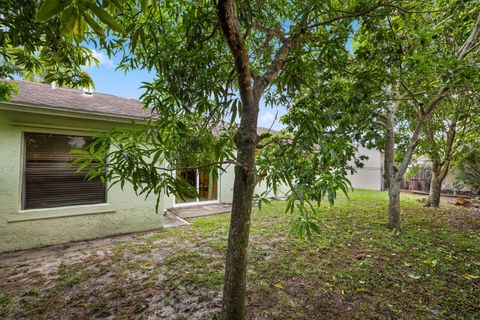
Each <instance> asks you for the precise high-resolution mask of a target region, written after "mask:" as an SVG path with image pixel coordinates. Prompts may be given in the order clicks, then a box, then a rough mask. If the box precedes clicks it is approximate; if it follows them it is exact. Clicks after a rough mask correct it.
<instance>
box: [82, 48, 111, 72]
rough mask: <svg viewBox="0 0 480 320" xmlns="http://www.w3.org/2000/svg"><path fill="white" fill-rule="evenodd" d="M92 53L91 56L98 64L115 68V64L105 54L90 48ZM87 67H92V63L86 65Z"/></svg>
mask: <svg viewBox="0 0 480 320" xmlns="http://www.w3.org/2000/svg"><path fill="white" fill-rule="evenodd" d="M92 54H93V56H94V57H95V58H96V59H97V60H98V66H99V67H101V66H106V67H108V68H115V67H116V64H115V62H113V61H112V60H111V59H110V58H109V57H108V56H107V55H106V54H104V53H102V52H100V51H97V50H95V49H92ZM88 67H93V65H91V66H88Z"/></svg>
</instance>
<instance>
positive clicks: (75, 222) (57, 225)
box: [0, 104, 164, 252]
mask: <svg viewBox="0 0 480 320" xmlns="http://www.w3.org/2000/svg"><path fill="white" fill-rule="evenodd" d="M5 109H12V106H6V105H4V104H0V252H6V251H13V250H19V249H27V248H33V247H41V246H46V245H53V244H60V243H66V242H70V241H77V240H85V239H94V238H100V237H105V236H109V235H114V234H121V233H129V232H135V231H143V230H151V229H156V228H161V227H162V226H163V210H161V211H160V212H159V213H158V214H157V213H156V212H155V199H154V198H153V197H152V198H149V199H147V200H145V199H144V198H143V197H137V196H136V195H135V193H134V192H133V190H132V189H131V188H130V187H129V186H125V190H123V191H122V190H121V189H120V187H119V186H117V185H116V186H114V187H113V188H112V189H110V190H109V191H108V193H107V199H108V200H107V202H108V203H107V204H99V205H84V206H72V207H63V208H52V209H41V210H25V211H22V210H21V190H22V170H23V169H22V168H23V150H22V149H23V133H24V132H41V133H56V134H74V135H94V134H97V133H98V132H99V130H100V131H101V130H107V129H110V128H112V127H120V126H127V125H128V123H121V122H114V121H108V119H101V117H98V119H96V118H95V117H93V116H91V115H89V116H88V117H87V116H86V115H81V114H77V115H75V114H68V113H65V112H63V113H59V112H55V111H52V112H50V114H35V113H31V112H29V111H28V108H20V107H19V108H18V109H19V110H21V111H18V110H15V111H8V110H5ZM47 113H48V112H47ZM87 118H88V119H87ZM159 208H160V209H163V208H164V206H163V199H162V202H161V203H160V206H159Z"/></svg>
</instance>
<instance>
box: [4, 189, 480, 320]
mask: <svg viewBox="0 0 480 320" xmlns="http://www.w3.org/2000/svg"><path fill="white" fill-rule="evenodd" d="M284 208H285V203H283V202H280V201H279V202H273V203H272V204H271V205H269V206H265V207H264V208H262V211H261V212H259V211H258V210H254V214H253V216H252V225H251V241H250V246H249V257H248V259H249V264H248V265H249V269H248V274H247V278H248V287H247V308H248V317H249V318H250V319H318V318H322V319H479V318H480V278H479V276H480V213H479V212H478V211H473V210H470V209H466V208H459V207H453V206H450V205H448V204H443V207H442V208H441V209H432V208H426V207H424V206H423V203H421V202H420V201H419V198H418V197H415V196H409V195H403V196H402V219H403V221H402V223H403V231H402V232H401V233H394V232H391V231H389V230H388V229H386V228H385V222H386V210H387V195H386V194H385V193H382V192H373V191H362V190H359V191H355V192H353V193H352V194H351V197H350V200H347V199H346V198H342V197H341V198H339V200H338V202H337V204H336V205H335V206H334V207H329V206H322V207H321V208H320V209H319V211H318V217H319V220H320V221H321V230H322V233H321V234H320V235H318V236H317V237H315V238H314V239H312V240H311V241H310V240H308V241H307V240H303V239H296V238H292V237H289V230H290V217H289V216H288V215H285V214H284V213H283V212H284ZM192 222H193V224H192V226H189V227H182V228H177V229H174V230H168V231H161V232H157V233H154V234H147V235H144V236H137V237H133V238H132V239H131V240H129V241H125V242H123V243H120V244H116V245H111V246H106V247H104V248H102V249H101V250H100V251H102V254H100V255H97V253H98V251H99V249H97V250H96V251H92V252H90V253H88V252H87V253H83V254H85V256H83V257H82V259H80V261H78V260H76V262H71V263H69V260H68V259H65V260H62V262H61V264H60V265H59V267H58V269H57V270H50V271H46V272H44V273H41V274H39V275H37V276H35V277H32V276H31V269H34V268H35V267H36V265H35V263H32V266H31V268H30V269H29V268H28V267H23V266H22V267H20V268H15V267H11V269H8V268H4V270H2V269H0V272H4V273H2V274H8V275H9V276H7V277H5V278H4V279H2V278H0V292H2V293H1V294H0V315H2V316H3V317H6V318H19V317H24V318H31V319H34V318H35V319H37V318H47V319H50V318H75V317H79V318H82V317H83V318H85V317H87V318H102V317H110V318H135V319H137V318H138V319H143V318H148V317H150V318H161V319H215V318H216V317H217V315H216V314H217V313H218V311H219V306H220V301H221V300H220V292H221V287H222V281H223V269H224V257H225V252H226V243H227V235H228V224H229V216H228V215H220V216H210V217H204V218H199V219H195V220H192ZM22 272H24V275H23V274H20V277H19V273H22ZM22 276H23V277H22ZM19 280H20V281H19Z"/></svg>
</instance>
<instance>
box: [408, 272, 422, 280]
mask: <svg viewBox="0 0 480 320" xmlns="http://www.w3.org/2000/svg"><path fill="white" fill-rule="evenodd" d="M408 276H409V277H410V278H412V279H415V280H418V279H420V276H417V275H415V274H413V273H410V274H409V275H408Z"/></svg>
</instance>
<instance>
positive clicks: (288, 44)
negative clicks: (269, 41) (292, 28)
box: [255, 6, 312, 95]
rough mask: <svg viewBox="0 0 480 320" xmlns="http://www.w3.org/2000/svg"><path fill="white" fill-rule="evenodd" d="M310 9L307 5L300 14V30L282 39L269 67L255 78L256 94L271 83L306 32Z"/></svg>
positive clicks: (259, 93)
mask: <svg viewBox="0 0 480 320" xmlns="http://www.w3.org/2000/svg"><path fill="white" fill-rule="evenodd" d="M311 11H312V7H311V6H308V7H307V9H306V12H305V14H304V15H303V16H302V19H301V20H300V23H299V24H298V26H297V27H298V28H299V29H300V30H299V31H298V32H296V33H294V34H292V35H291V36H290V37H288V38H286V39H285V40H284V41H282V42H283V44H282V46H281V47H280V49H279V50H278V51H277V53H276V55H275V59H274V60H273V61H272V63H271V64H270V67H269V68H268V70H267V71H266V72H265V73H264V74H263V75H262V76H261V77H260V78H258V79H257V81H256V83H255V93H256V94H257V95H261V94H262V93H263V92H264V91H265V89H266V88H267V87H268V86H269V85H270V83H272V81H273V79H275V77H276V76H277V74H278V73H279V72H280V70H282V68H283V66H284V65H285V63H286V59H287V56H288V54H289V53H290V51H291V50H292V49H293V48H294V47H295V46H296V45H297V43H298V41H299V40H300V38H301V36H302V35H303V34H304V33H305V32H307V22H308V17H309V15H310V13H311Z"/></svg>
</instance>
